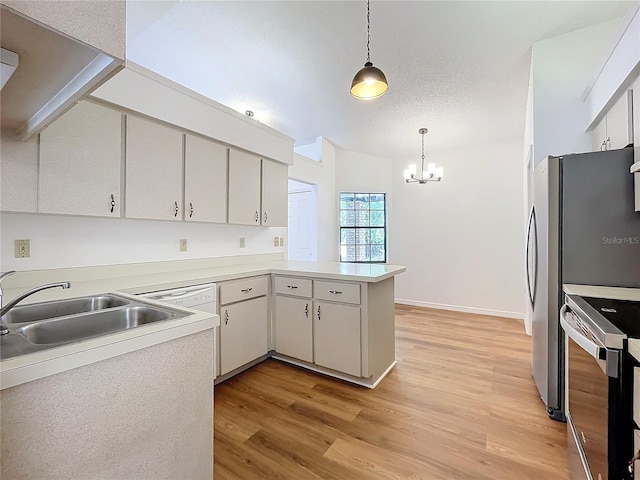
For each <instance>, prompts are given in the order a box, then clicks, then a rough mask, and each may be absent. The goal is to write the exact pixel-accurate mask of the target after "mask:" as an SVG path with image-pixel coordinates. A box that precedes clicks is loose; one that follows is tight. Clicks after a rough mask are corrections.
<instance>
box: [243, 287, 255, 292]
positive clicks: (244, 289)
mask: <svg viewBox="0 0 640 480" xmlns="http://www.w3.org/2000/svg"><path fill="white" fill-rule="evenodd" d="M251 290H253V287H249V288H243V289H242V290H240V291H241V292H242V293H249V292H250V291H251Z"/></svg>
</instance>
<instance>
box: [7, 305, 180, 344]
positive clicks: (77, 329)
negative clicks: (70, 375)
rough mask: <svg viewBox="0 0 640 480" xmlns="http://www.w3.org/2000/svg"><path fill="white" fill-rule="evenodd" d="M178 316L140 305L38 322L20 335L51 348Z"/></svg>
mask: <svg viewBox="0 0 640 480" xmlns="http://www.w3.org/2000/svg"><path fill="white" fill-rule="evenodd" d="M175 316H176V314H175V313H172V312H169V311H164V310H159V309H157V308H154V307H148V306H146V305H138V306H133V307H126V308H118V309H115V310H108V311H105V312H99V313H94V314H91V315H76V316H71V317H65V318H56V319H53V320H44V321H41V322H35V323H31V324H29V325H26V326H24V327H21V328H19V329H18V330H17V332H18V333H20V334H21V335H23V336H24V337H25V338H26V339H27V340H28V341H30V342H31V343H35V344H36V345H51V344H54V343H55V344H57V343H70V342H77V341H79V340H84V339H87V338H93V337H100V336H102V335H107V334H110V333H114V332H119V331H122V330H127V329H129V328H135V327H138V326H140V325H144V324H147V323H152V322H157V321H160V320H168V319H170V318H174V317H175Z"/></svg>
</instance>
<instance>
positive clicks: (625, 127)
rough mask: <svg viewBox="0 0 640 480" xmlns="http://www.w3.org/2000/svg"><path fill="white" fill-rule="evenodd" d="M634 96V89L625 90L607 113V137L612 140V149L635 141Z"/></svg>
mask: <svg viewBox="0 0 640 480" xmlns="http://www.w3.org/2000/svg"><path fill="white" fill-rule="evenodd" d="M632 98H633V91H632V90H627V91H625V92H623V94H622V96H621V97H620V98H619V99H618V101H617V102H616V103H614V104H613V106H612V107H611V110H609V113H607V138H608V139H609V141H610V147H609V148H610V149H615V148H624V147H626V146H627V145H629V144H630V143H633V118H632V111H633V106H632V101H633V100H632Z"/></svg>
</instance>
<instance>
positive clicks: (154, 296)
mask: <svg viewBox="0 0 640 480" xmlns="http://www.w3.org/2000/svg"><path fill="white" fill-rule="evenodd" d="M216 291H217V290H216V284H215V283H205V284H202V285H192V286H189V287H181V288H172V289H169V290H158V291H154V292H145V293H141V294H138V296H140V297H142V298H148V299H149V300H155V301H158V302H164V303H169V304H172V305H177V306H179V307H186V308H191V309H193V310H199V311H201V312H208V313H214V314H216V315H217V314H218V302H217V296H216ZM218 328H220V327H214V329H213V349H214V356H213V362H214V363H213V377H214V380H215V377H216V375H217V367H218V365H217V364H218V361H217V356H218V345H217V337H218Z"/></svg>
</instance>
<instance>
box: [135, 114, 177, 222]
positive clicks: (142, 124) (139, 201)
mask: <svg viewBox="0 0 640 480" xmlns="http://www.w3.org/2000/svg"><path fill="white" fill-rule="evenodd" d="M182 135H183V134H182V132H179V131H178V130H174V129H172V128H168V127H165V126H164V125H160V124H157V123H153V122H150V121H148V120H143V119H141V118H136V117H131V116H127V163H126V175H125V191H126V201H127V203H126V207H125V213H126V215H125V216H126V217H128V218H148V219H154V220H182V174H183V173H182V168H183V161H182Z"/></svg>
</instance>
